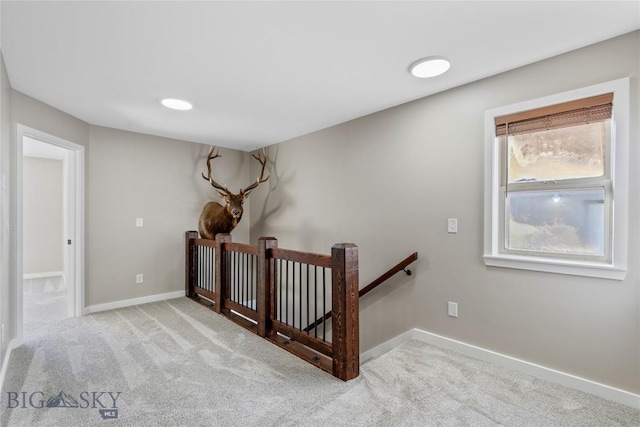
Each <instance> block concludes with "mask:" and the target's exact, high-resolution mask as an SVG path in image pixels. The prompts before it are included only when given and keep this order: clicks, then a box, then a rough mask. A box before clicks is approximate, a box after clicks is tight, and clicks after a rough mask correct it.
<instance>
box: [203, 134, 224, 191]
mask: <svg viewBox="0 0 640 427" xmlns="http://www.w3.org/2000/svg"><path fill="white" fill-rule="evenodd" d="M214 150H215V152H214ZM218 157H222V156H221V155H220V153H219V152H218V149H217V148H216V147H214V146H213V145H212V146H211V148H209V155H208V156H207V171H208V175H209V176H205V175H204V172H202V177H203V178H204V179H205V180H207V181H209V183H210V184H211V186H212V187H213V188H215V189H216V190H219V191H220V192H222V193H224V194H229V190H227V187H224V186H222V185H220V184H218V183H217V182H216V181H214V179H213V178H212V177H211V160H213V159H216V158H218Z"/></svg>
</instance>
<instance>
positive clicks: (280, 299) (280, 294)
mask: <svg viewBox="0 0 640 427" xmlns="http://www.w3.org/2000/svg"><path fill="white" fill-rule="evenodd" d="M278 272H279V273H280V277H279V285H280V286H279V290H278V301H279V302H280V304H279V306H280V312H279V313H278V320H279V321H281V322H282V320H284V315H283V314H282V301H284V299H283V298H282V276H284V274H282V260H281V259H280V260H278Z"/></svg>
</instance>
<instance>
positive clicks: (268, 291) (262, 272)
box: [256, 237, 278, 337]
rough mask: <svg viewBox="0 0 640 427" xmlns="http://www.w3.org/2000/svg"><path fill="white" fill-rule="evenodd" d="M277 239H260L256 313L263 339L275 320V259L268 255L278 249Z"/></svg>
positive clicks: (260, 334) (259, 331)
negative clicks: (273, 249) (272, 250)
mask: <svg viewBox="0 0 640 427" xmlns="http://www.w3.org/2000/svg"><path fill="white" fill-rule="evenodd" d="M277 247H278V241H277V240H276V239H275V237H261V238H260V239H258V289H257V296H256V311H257V312H258V330H257V333H258V335H259V336H261V337H266V336H267V335H268V334H269V331H271V319H273V317H274V314H273V309H274V306H275V304H274V302H273V296H274V295H273V290H274V287H275V268H274V259H273V258H272V257H271V256H268V255H269V254H267V252H268V250H269V249H271V248H277Z"/></svg>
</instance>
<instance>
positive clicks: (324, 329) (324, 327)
mask: <svg viewBox="0 0 640 427" xmlns="http://www.w3.org/2000/svg"><path fill="white" fill-rule="evenodd" d="M326 303H327V275H326V268H324V267H322V312H323V313H326V312H327V307H326ZM326 340H327V322H326V321H324V322H322V341H326Z"/></svg>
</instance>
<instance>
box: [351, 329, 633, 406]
mask: <svg viewBox="0 0 640 427" xmlns="http://www.w3.org/2000/svg"><path fill="white" fill-rule="evenodd" d="M412 339H414V340H418V341H423V342H426V343H428V344H432V345H435V346H438V347H443V348H446V349H448V350H453V351H456V352H458V353H461V354H464V355H466V356H470V357H474V358H476V359H480V360H483V361H485V362H490V363H494V364H496V365H500V366H504V367H507V368H510V369H514V370H517V371H519V372H522V373H525V374H528V375H532V376H534V377H537V378H541V379H543V380H546V381H549V382H552V383H555V384H560V385H563V386H566V387H570V388H573V389H575V390H579V391H583V392H585V393H589V394H593V395H595V396H598V397H602V398H603V399H607V400H611V401H613V402H617V403H621V404H623V405H627V406H631V407H632V408H636V409H640V395H639V394H634V393H631V392H628V391H625V390H620V389H618V388H614V387H610V386H608V385H605V384H600V383H597V382H595V381H591V380H588V379H585V378H581V377H577V376H575V375H572V374H568V373H566V372H561V371H557V370H555V369H551V368H547V367H544V366H540V365H536V364H535V363H531V362H527V361H525V360H520V359H516V358H514V357H511V356H507V355H504V354H501V353H496V352H495V351H491V350H487V349H484V348H481V347H476V346H474V345H471V344H467V343H464V342H462V341H456V340H453V339H450V338H447V337H443V336H441V335H436V334H432V333H430V332H426V331H422V330H420V329H411V330H409V331H407V332H405V333H403V334H400V335H398V336H397V337H395V338H392V339H390V340H389V341H387V342H384V343H382V344H380V345H378V346H376V347H374V348H372V349H371V350H368V351H366V352H364V353H362V354H361V355H360V361H361V362H362V363H366V362H367V361H369V360H371V359H374V358H376V357H379V356H381V355H383V354H384V353H386V352H388V351H390V350H392V349H394V348H395V347H398V346H399V345H401V344H403V343H405V342H407V341H409V340H412Z"/></svg>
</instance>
